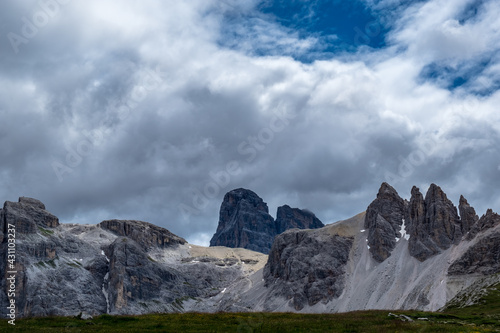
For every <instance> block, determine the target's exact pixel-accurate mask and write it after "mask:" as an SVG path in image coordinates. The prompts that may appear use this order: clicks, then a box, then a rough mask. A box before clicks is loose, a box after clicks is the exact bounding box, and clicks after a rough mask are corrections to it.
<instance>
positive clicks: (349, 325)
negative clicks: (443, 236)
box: [0, 284, 500, 333]
mask: <svg viewBox="0 0 500 333" xmlns="http://www.w3.org/2000/svg"><path fill="white" fill-rule="evenodd" d="M393 313H397V314H406V315H408V316H410V317H411V318H413V319H417V318H420V317H425V318H428V319H429V320H428V321H422V320H415V321H414V322H403V321H401V319H399V318H395V317H392V316H388V314H389V311H359V312H351V313H342V314H311V315H303V314H293V313H271V314H270V313H218V314H199V313H186V314H153V315H144V316H109V315H103V316H100V317H97V318H94V319H93V320H81V319H77V318H31V319H23V320H18V321H16V326H15V329H14V327H12V326H11V325H8V324H7V321H6V320H2V321H1V322H0V331H1V332H7V331H10V330H15V331H17V332H31V333H33V332H500V284H499V285H494V286H491V287H490V288H489V289H488V292H487V294H486V295H485V296H484V297H482V298H481V299H480V301H479V303H478V304H476V305H473V306H469V307H465V308H456V307H455V308H449V309H447V310H446V311H445V312H444V313H428V312H415V311H402V312H393Z"/></svg>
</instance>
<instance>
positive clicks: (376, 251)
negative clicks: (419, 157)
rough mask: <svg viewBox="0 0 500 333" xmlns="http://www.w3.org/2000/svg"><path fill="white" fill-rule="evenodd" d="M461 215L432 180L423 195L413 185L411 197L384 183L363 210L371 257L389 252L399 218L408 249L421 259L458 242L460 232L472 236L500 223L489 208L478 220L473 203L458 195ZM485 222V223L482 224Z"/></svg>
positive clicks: (379, 257)
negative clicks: (401, 195)
mask: <svg viewBox="0 0 500 333" xmlns="http://www.w3.org/2000/svg"><path fill="white" fill-rule="evenodd" d="M459 208H460V215H461V217H459V215H458V214H457V208H456V207H455V206H454V205H453V203H452V202H451V201H450V200H449V199H448V198H447V196H446V194H445V193H444V192H443V191H442V190H441V188H440V187H439V186H437V185H435V184H431V185H430V187H429V189H428V191H427V193H426V195H425V199H424V196H423V195H422V194H421V193H420V190H419V189H418V188H417V187H415V186H413V188H412V190H411V199H410V201H409V202H408V201H405V200H403V199H401V197H400V196H399V195H398V193H397V192H396V190H395V189H394V188H392V187H391V186H390V185H388V184H387V183H383V184H382V186H381V187H380V190H379V193H378V194H377V198H376V199H375V200H374V201H373V202H372V203H371V204H370V205H369V206H368V208H367V210H366V218H365V228H366V229H368V245H369V246H370V253H371V254H372V257H373V258H374V259H375V260H376V261H378V262H382V261H384V260H386V259H387V258H388V257H389V256H390V255H391V252H392V250H393V249H394V247H395V246H396V243H397V240H398V239H399V238H400V237H401V234H400V231H401V230H402V227H403V226H402V221H403V220H404V221H405V226H404V227H405V228H406V229H407V233H408V234H409V236H410V237H409V244H408V247H409V252H410V254H411V255H412V256H413V257H415V258H417V259H418V260H420V261H425V260H427V259H428V258H430V257H432V256H434V255H436V254H438V253H441V251H443V250H446V249H448V248H450V246H452V245H453V244H458V243H459V242H460V240H461V239H462V236H463V235H466V234H467V239H472V238H474V237H475V235H476V234H477V233H478V232H480V231H481V230H482V228H490V227H492V226H494V225H496V224H497V223H500V221H498V220H500V218H497V217H496V216H495V215H496V214H493V213H492V212H489V213H487V214H486V216H484V217H482V218H481V220H479V221H478V217H477V215H476V212H475V210H474V208H473V207H471V206H470V205H469V204H468V202H467V200H466V199H465V198H464V197H463V196H461V197H460V205H459ZM483 226H484V227H483Z"/></svg>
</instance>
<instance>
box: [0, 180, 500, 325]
mask: <svg viewBox="0 0 500 333" xmlns="http://www.w3.org/2000/svg"><path fill="white" fill-rule="evenodd" d="M237 192H238V191H237ZM237 192H236V193H231V194H229V195H227V196H226V197H225V199H224V202H223V205H222V206H221V212H220V214H221V217H222V218H221V220H223V221H228V222H230V223H227V224H222V225H221V224H220V223H219V227H220V230H219V228H218V230H219V231H221V232H220V234H221V235H224V233H228V235H229V234H231V233H233V232H235V230H234V226H235V225H236V226H237V227H238V228H240V229H241V230H239V231H238V232H241V234H240V235H243V234H245V233H246V234H247V236H243V237H239V238H237V239H239V240H245V241H247V242H249V243H248V244H250V243H252V242H254V241H256V239H255V237H257V235H259V232H258V230H257V231H256V230H254V229H251V228H255V227H256V226H255V224H256V221H257V219H256V216H257V217H262V216H268V215H269V214H268V209H267V205H266V204H265V203H264V202H263V201H262V199H260V198H259V197H258V196H257V195H256V194H255V195H252V194H251V193H248V190H242V191H239V193H237ZM252 193H253V192H252ZM226 199H227V200H226ZM222 208H224V209H222ZM280 208H281V207H280ZM255 211H257V212H258V214H255ZM458 211H459V212H460V214H458V212H457V208H456V207H455V206H454V205H453V203H452V202H451V201H450V200H449V199H448V198H447V197H446V194H445V193H444V192H443V191H442V190H441V188H439V187H438V186H437V185H434V184H432V185H431V186H430V187H429V190H428V191H427V193H426V195H425V197H424V196H423V195H422V194H421V193H420V191H419V189H418V188H416V187H414V188H413V189H412V190H411V198H410V200H409V201H408V200H404V199H402V198H401V197H400V196H399V195H398V193H397V192H396V190H395V189H394V188H393V187H391V186H390V185H389V184H385V183H384V184H382V186H381V187H380V189H379V191H378V195H377V197H376V199H375V200H374V201H373V202H372V203H371V204H370V205H369V206H368V208H367V210H366V212H365V213H361V214H358V215H356V216H354V217H353V218H350V219H348V220H345V221H339V222H336V223H334V224H330V225H326V226H324V227H322V228H317V229H297V228H294V229H288V230H286V231H284V232H283V233H281V234H277V235H275V238H274V241H273V243H272V247H271V249H270V252H269V256H267V255H265V254H262V253H259V252H255V251H250V250H248V249H243V248H228V247H222V246H215V247H209V248H204V247H200V246H196V245H192V244H188V243H187V242H186V241H185V240H184V239H182V238H181V237H178V236H176V235H174V234H172V233H170V232H169V231H168V230H166V229H164V228H161V227H158V226H154V225H152V224H150V223H147V222H142V221H128V220H109V221H103V222H101V223H99V224H97V225H78V224H60V223H59V221H58V219H57V217H55V216H54V215H52V214H50V213H49V212H48V211H46V210H45V206H44V205H43V204H42V203H41V202H39V201H38V200H35V199H30V198H20V199H19V201H18V202H17V203H11V202H6V203H5V205H4V207H3V209H1V210H0V226H1V227H0V231H2V233H1V234H0V237H1V241H2V242H1V245H0V253H1V257H2V259H1V261H0V271H1V272H3V274H2V275H3V276H4V278H3V279H2V281H1V284H2V285H1V288H2V292H0V306H1V307H2V309H4V310H2V311H3V312H4V311H5V309H6V305H7V302H8V297H7V293H6V292H5V291H6V283H5V281H6V279H5V277H6V266H5V265H6V262H7V261H6V258H7V257H6V256H7V253H8V252H7V246H8V243H7V237H6V235H5V232H6V225H7V223H13V224H14V225H15V226H16V236H17V243H16V251H17V257H16V264H15V265H16V266H15V269H16V271H17V272H18V273H17V276H16V307H17V312H18V316H19V317H23V316H24V317H27V316H49V315H64V316H73V315H77V314H79V313H85V314H88V315H98V314H102V313H109V314H143V313H153V312H184V311H199V312H217V311H281V312H286V311H295V312H344V311H354V310H364V309H390V310H397V309H420V310H430V311H434V310H438V309H439V308H441V307H443V306H445V305H446V303H447V302H448V301H450V300H451V299H453V298H454V297H455V296H457V295H461V294H463V293H464V292H465V290H467V295H468V296H469V294H470V293H471V292H470V290H475V289H477V288H476V287H474V288H472V286H478V285H480V284H481V283H482V282H481V281H483V280H484V279H485V278H486V279H489V278H490V277H497V276H499V275H498V273H500V265H499V264H498V263H499V262H500V216H499V215H498V214H496V213H494V212H493V211H492V210H491V209H490V210H488V211H487V212H486V213H485V214H484V215H482V216H481V218H478V217H477V215H476V213H475V210H474V208H473V207H471V206H470V205H469V204H468V202H467V200H466V199H465V198H463V197H461V198H460V204H459V208H458ZM266 214H267V215H266ZM277 215H278V216H277V219H276V220H277V221H278V220H279V221H280V223H283V224H284V225H287V224H288V225H290V226H293V227H297V226H298V227H299V228H300V227H301V226H303V227H307V226H308V225H310V224H313V225H314V224H316V226H318V224H317V221H316V219H315V217H314V215H313V214H311V213H309V212H307V211H301V210H295V209H292V208H290V207H288V206H283V208H281V209H279V214H277ZM263 219H264V221H267V222H268V224H267V225H268V226H269V230H273V228H274V230H275V232H276V233H277V230H278V229H277V228H276V225H277V223H276V221H273V220H272V218H271V219H269V218H268V217H263ZM266 228H267V227H266ZM247 229H248V230H247ZM249 231H250V232H249ZM252 232H253V233H254V236H255V237H254V238H252V237H251V236H250V235H251V233H252ZM264 235H267V233H264ZM224 237H226V239H227V240H230V239H231V237H230V236H224ZM224 237H223V238H222V239H224ZM268 241H269V239H267V238H266V243H262V240H259V241H257V242H256V243H255V244H257V246H262V245H263V244H267V242H268ZM241 244H244V243H241V242H240V243H238V245H241ZM235 246H236V244H235ZM488 281H489V280H488ZM457 297H459V296H457ZM472 298H473V297H472ZM3 312H2V315H3V314H4V313H3Z"/></svg>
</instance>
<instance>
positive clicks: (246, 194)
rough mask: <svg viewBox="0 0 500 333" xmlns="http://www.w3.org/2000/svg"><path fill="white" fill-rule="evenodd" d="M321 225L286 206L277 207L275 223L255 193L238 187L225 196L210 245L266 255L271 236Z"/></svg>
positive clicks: (314, 217) (308, 213) (321, 225)
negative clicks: (243, 249) (239, 248)
mask: <svg viewBox="0 0 500 333" xmlns="http://www.w3.org/2000/svg"><path fill="white" fill-rule="evenodd" d="M323 226H324V225H323V223H322V222H321V221H320V220H319V219H318V218H317V217H316V216H315V215H314V214H313V213H311V212H309V211H305V210H301V209H298V208H291V207H289V206H287V205H285V206H281V207H278V211H277V218H276V221H274V218H273V217H272V216H271V215H269V209H268V207H267V204H266V203H265V202H264V201H263V200H262V199H261V198H260V197H259V196H258V195H257V194H255V193H254V192H252V191H250V190H246V189H242V188H240V189H236V190H232V191H230V192H228V193H226V195H225V196H224V200H223V201H222V205H221V208H220V213H219V224H218V227H217V231H216V232H215V234H214V236H213V237H212V240H211V241H210V246H226V247H231V248H238V247H241V248H245V249H249V250H252V251H258V252H261V253H265V254H267V253H269V250H270V249H271V246H272V244H273V241H274V237H276V235H278V234H280V233H282V232H283V231H285V230H288V229H292V228H299V229H315V228H321V227H323Z"/></svg>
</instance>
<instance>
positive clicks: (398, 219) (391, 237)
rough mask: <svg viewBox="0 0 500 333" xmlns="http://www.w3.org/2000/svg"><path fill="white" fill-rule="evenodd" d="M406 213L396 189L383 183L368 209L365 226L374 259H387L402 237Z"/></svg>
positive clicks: (403, 203)
mask: <svg viewBox="0 0 500 333" xmlns="http://www.w3.org/2000/svg"><path fill="white" fill-rule="evenodd" d="M405 214H406V205H405V202H404V201H403V199H401V197H400V196H399V195H398V193H397V192H396V190H395V189H394V188H393V187H391V186H390V185H389V184H387V183H383V184H382V186H381V187H380V190H379V191H378V194H377V198H376V199H375V200H374V201H373V202H372V203H371V204H370V205H369V206H368V208H367V209H366V218H365V228H366V229H367V230H368V246H370V253H371V254H372V256H373V259H375V260H377V261H379V262H382V261H384V260H385V259H387V258H388V257H389V256H390V255H391V252H392V250H394V248H395V247H396V242H397V240H398V238H401V237H402V235H401V232H400V231H401V226H402V225H403V222H404V218H405Z"/></svg>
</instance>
